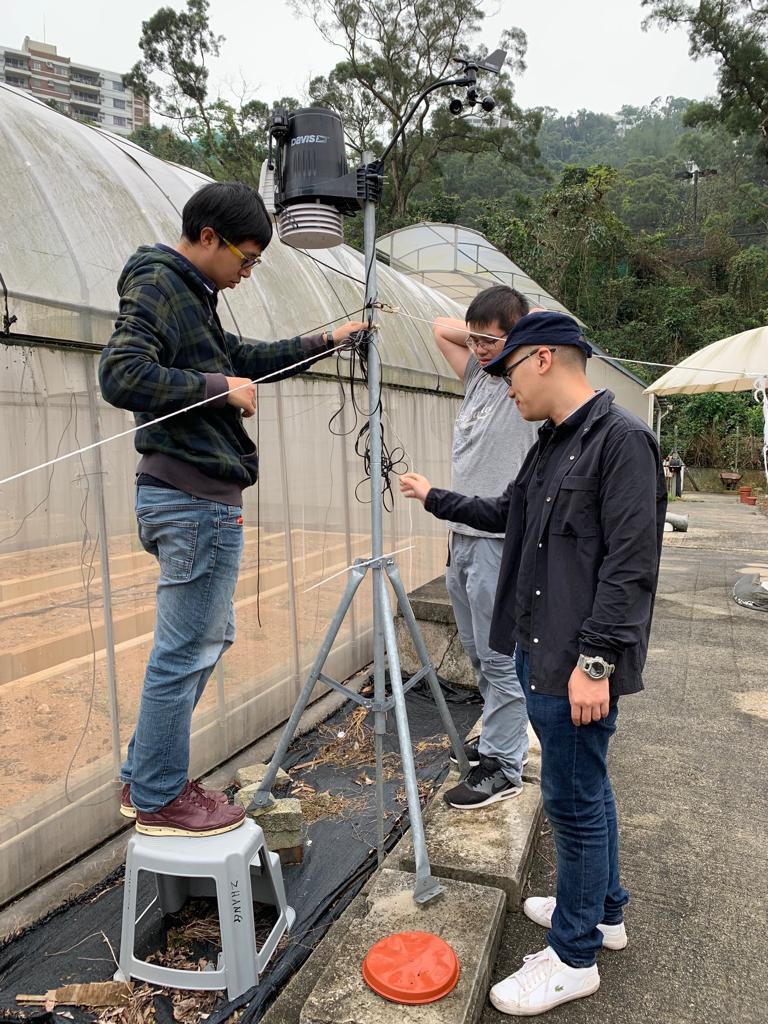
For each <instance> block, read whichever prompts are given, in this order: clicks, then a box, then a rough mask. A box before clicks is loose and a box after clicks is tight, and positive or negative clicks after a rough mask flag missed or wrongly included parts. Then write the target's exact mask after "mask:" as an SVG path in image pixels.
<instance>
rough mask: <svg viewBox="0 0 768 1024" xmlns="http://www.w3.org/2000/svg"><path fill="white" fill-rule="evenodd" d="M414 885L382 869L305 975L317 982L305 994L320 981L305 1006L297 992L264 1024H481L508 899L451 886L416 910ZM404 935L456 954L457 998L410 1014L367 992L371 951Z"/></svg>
mask: <svg viewBox="0 0 768 1024" xmlns="http://www.w3.org/2000/svg"><path fill="white" fill-rule="evenodd" d="M415 882H416V878H415V876H414V875H412V874H408V873H406V872H402V871H393V870H390V869H388V868H384V869H382V871H381V872H379V873H378V874H377V875H376V876H375V877H374V879H373V882H372V884H371V885H370V887H367V889H366V890H364V891H363V892H362V893H360V895H359V896H357V897H356V899H355V900H354V901H353V903H352V905H351V906H350V907H349V908H348V910H347V911H346V913H345V915H344V918H345V919H346V927H345V928H344V930H343V931H342V930H341V929H340V928H338V929H335V930H334V933H333V935H332V936H331V934H329V935H328V936H326V938H325V939H324V940H323V942H322V943H321V947H323V946H327V945H330V942H331V941H332V949H331V950H330V955H329V958H328V960H327V961H326V963H325V965H322V960H321V959H320V958H318V963H317V964H316V965H313V967H310V965H311V964H312V961H313V960H314V959H315V957H314V955H313V957H312V958H310V960H309V961H308V963H307V964H306V965H305V967H304V969H303V970H302V972H300V974H304V972H307V975H309V974H310V971H311V977H309V978H308V977H306V976H305V979H304V983H303V984H304V991H306V987H307V981H308V980H311V981H314V986H313V987H312V989H311V991H309V993H308V995H307V996H306V999H305V1001H304V1003H303V1006H300V1004H299V1006H297V1002H298V1000H296V998H295V992H294V997H293V998H290V997H289V998H285V999H283V997H281V998H280V999H279V1000H278V1001H277V1003H276V1004H275V1006H274V1007H273V1008H272V1009H271V1010H270V1011H269V1013H268V1014H267V1015H266V1017H265V1018H264V1022H265V1024H267V1022H268V1024H278V1022H281V1024H288V1022H289V1021H290V1022H291V1024H294V1022H296V1021H298V1022H300V1024H339V1022H340V1021H344V1024H390V1022H391V1024H475V1022H476V1021H477V1019H478V1017H479V1015H480V1013H481V1012H482V1009H483V1007H484V1005H485V1001H486V998H487V993H488V987H489V982H490V973H491V970H492V967H493V964H494V961H495V959H496V953H497V950H498V945H499V942H500V940H501V931H502V926H503V922H504V908H505V902H506V900H505V896H504V893H503V892H501V891H500V890H499V889H493V888H488V887H483V886H478V885H471V884H468V883H466V882H457V881H447V882H446V883H445V884H446V892H445V893H443V894H442V895H441V896H439V897H437V898H435V899H433V900H430V902H429V903H426V904H423V905H418V904H416V903H414V901H413V897H412V891H413V887H414V885H415ZM353 908H354V909H353ZM402 931H426V932H432V933H434V934H436V935H439V936H440V937H441V938H442V939H444V940H445V941H446V942H447V943H448V944H449V945H450V946H451V947H452V948H453V949H454V951H455V952H456V955H457V956H458V958H459V962H460V965H461V976H460V978H459V982H458V985H457V986H456V988H455V989H454V990H453V992H451V993H449V994H448V995H447V996H445V997H444V998H443V999H440V1000H438V1001H437V1002H435V1003H430V1004H428V1005H423V1006H405V1005H402V1004H400V1003H392V1002H389V1001H388V1000H386V999H383V998H382V997H381V996H378V995H376V993H375V992H373V991H372V990H371V989H370V988H369V987H368V986H367V985H366V983H365V981H364V980H363V977H362V973H361V968H362V963H363V960H364V959H365V956H366V954H367V952H368V950H369V949H370V948H371V946H373V945H374V943H376V942H378V941H379V939H383V938H385V937H386V936H388V935H392V934H393V933H395V932H402ZM329 940H330V941H329ZM321 965H322V966H321ZM289 988H290V986H289ZM297 1010H299V1013H298V1016H297V1014H296V1011H297Z"/></svg>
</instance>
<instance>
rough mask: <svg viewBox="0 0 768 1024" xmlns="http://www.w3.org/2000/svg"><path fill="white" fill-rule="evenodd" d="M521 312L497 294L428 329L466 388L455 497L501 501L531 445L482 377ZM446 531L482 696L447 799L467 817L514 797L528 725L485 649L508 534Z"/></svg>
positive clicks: (520, 303) (503, 671)
mask: <svg viewBox="0 0 768 1024" xmlns="http://www.w3.org/2000/svg"><path fill="white" fill-rule="evenodd" d="M527 312H528V302H527V301H526V299H525V298H524V296H522V295H521V294H520V293H519V292H517V291H515V290H514V289H513V288H509V287H507V286H506V285H497V286H495V287H492V288H487V289H486V290H485V291H483V292H481V293H480V294H479V295H478V296H477V297H476V298H475V299H474V300H473V301H472V303H471V304H470V306H469V308H468V309H467V314H466V323H463V322H462V321H461V320H453V319H449V318H447V317H440V318H438V319H437V320H436V321H435V323H434V327H433V333H434V336H435V342H436V344H437V347H438V348H439V349H440V351H441V352H442V354H443V355H444V356H445V358H446V360H447V362H448V363H449V364H450V366H451V369H452V370H453V371H454V373H455V374H456V376H457V377H458V378H459V380H462V381H463V382H464V388H465V394H464V401H463V402H462V405H461V409H460V410H459V414H458V416H457V417H456V424H455V426H454V431H453V451H452V458H451V469H452V488H453V490H454V491H458V492H460V493H461V494H474V495H477V496H479V497H489V496H491V495H496V494H499V493H500V492H501V491H502V490H503V489H504V487H505V486H506V485H507V483H508V482H509V480H513V479H514V478H515V477H516V476H517V472H518V470H519V469H520V466H521V465H522V463H523V459H524V458H525V456H526V454H527V452H528V450H529V448H530V447H531V445H532V444H533V443H534V442H535V440H536V425H535V424H532V423H526V421H525V420H524V419H523V418H522V416H521V415H520V413H519V412H518V410H517V408H516V407H515V404H514V402H510V401H509V400H508V399H507V388H506V387H505V385H504V382H503V381H502V380H501V379H500V378H498V377H492V376H490V375H489V374H487V373H484V372H483V367H484V366H485V365H486V364H487V363H489V362H490V361H491V360H492V359H494V358H495V357H496V356H497V355H498V354H499V352H500V351H501V349H502V347H503V345H504V341H505V339H506V336H507V334H508V333H509V331H510V330H511V329H512V328H513V327H514V325H515V324H516V323H517V321H518V320H519V319H520V318H521V317H522V316H524V315H525V314H526V313H527ZM448 525H449V528H450V531H451V532H450V534H449V545H450V554H449V561H448V568H447V570H446V574H445V582H446V586H447V588H448V593H449V594H450V598H451V604H452V605H453V612H454V616H455V619H456V625H457V627H458V631H459V637H460V639H461V643H462V646H463V647H464V650H465V651H466V653H467V655H468V657H469V659H470V661H471V662H472V665H473V667H474V670H475V675H476V677H477V682H478V686H479V688H480V693H481V694H482V697H483V722H482V731H481V733H480V737H479V739H477V740H473V741H471V742H470V743H468V744H466V746H465V753H466V755H467V759H468V760H469V763H470V766H471V771H470V773H469V775H468V776H467V778H466V779H465V780H464V781H463V782H461V783H460V784H459V785H458V786H454V787H453V789H450V790H449V791H448V792H447V793H446V796H445V799H446V801H447V803H448V804H449V805H450V806H451V807H456V808H460V809H464V810H472V809H474V808H478V807H485V806H487V805H488V804H491V803H495V802H496V801H498V800H507V799H509V798H511V797H515V796H517V795H518V793H520V791H521V789H522V784H521V779H520V773H521V770H522V767H523V765H524V764H525V762H526V761H527V753H528V736H527V725H528V718H527V715H526V710H525V697H524V695H523V691H522V689H521V687H520V682H519V680H518V678H517V673H516V672H515V663H514V658H512V657H510V656H508V655H505V654H499V653H498V652H497V651H494V650H492V648H491V647H490V646H489V643H488V633H489V629H490V624H491V613H492V611H493V602H494V597H495V595H496V583H497V580H498V576H499V566H500V564H501V550H502V545H503V536H504V535H503V533H489V532H487V531H484V530H477V529H474V528H473V527H471V526H466V525H465V524H463V523H454V522H450V523H449V524H448Z"/></svg>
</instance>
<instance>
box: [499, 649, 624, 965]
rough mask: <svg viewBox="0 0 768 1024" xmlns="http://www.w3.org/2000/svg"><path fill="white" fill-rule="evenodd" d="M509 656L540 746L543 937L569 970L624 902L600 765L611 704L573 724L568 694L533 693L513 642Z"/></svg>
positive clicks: (612, 721)
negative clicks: (546, 907)
mask: <svg viewBox="0 0 768 1024" xmlns="http://www.w3.org/2000/svg"><path fill="white" fill-rule="evenodd" d="M515 658H516V662H517V674H518V676H519V677H520V681H521V683H522V684H523V690H524V691H525V697H526V700H527V702H528V718H529V719H530V722H531V725H532V726H533V730H534V732H535V733H536V735H537V736H538V738H539V742H540V743H541V794H542V798H543V801H544V811H545V813H546V815H547V817H548V818H549V821H550V824H551V825H552V831H553V833H554V838H555V848H556V850H557V907H556V908H555V913H554V914H553V916H552V927H551V928H550V930H549V932H548V933H547V941H548V942H549V945H550V946H552V948H553V949H554V950H555V952H556V953H557V955H558V956H559V957H560V959H561V960H563V961H564V962H565V963H567V964H570V966H571V967H590V966H591V965H592V964H593V963H594V962H595V957H596V954H597V951H598V950H599V949H600V947H601V945H602V938H603V937H602V934H601V932H600V931H599V930H598V928H597V926H598V924H600V923H604V924H619V923H620V922H621V921H622V920H623V919H624V912H623V910H624V907H625V906H626V905H627V903H628V902H629V893H628V892H627V890H626V889H625V888H624V887H623V886H622V884H621V881H620V880H619V830H618V823H617V820H616V804H615V801H614V798H613V790H612V789H611V783H610V780H609V778H608V766H607V764H606V758H607V755H608V741H609V740H610V738H611V736H613V734H614V732H615V731H616V718H617V716H618V712H619V708H618V702H617V701H615V700H614V701H613V702H612V704H611V708H610V711H609V713H608V717H607V718H603V719H602V720H601V721H599V722H592V724H591V725H579V726H576V725H574V724H573V722H572V721H571V705H570V702H569V700H568V698H567V697H553V696H551V695H549V694H544V693H536V692H535V691H532V690H531V687H530V679H529V673H530V665H529V661H528V654H527V653H526V652H525V651H521V650H520V648H519V647H518V649H517V651H516V654H515Z"/></svg>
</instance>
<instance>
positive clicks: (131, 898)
mask: <svg viewBox="0 0 768 1024" xmlns="http://www.w3.org/2000/svg"><path fill="white" fill-rule="evenodd" d="M140 871H148V872H149V873H150V874H152V875H154V877H155V881H156V883H157V899H156V900H153V901H152V902H151V903H150V904H149V906H148V907H146V908H145V909H144V910H143V911H142V913H141V914H140V915H139V917H138V918H137V917H136V896H137V893H138V887H139V872H140ZM197 896H215V897H216V898H217V901H218V905H219V926H220V929H221V953H220V954H219V958H218V963H217V965H216V969H215V970H206V971H187V970H177V969H174V968H170V967H161V966H160V965H159V964H152V963H148V962H147V961H146V960H139V959H138V958H137V957H136V955H135V952H134V941H135V931H136V925H137V924H138V922H139V921H140V920H141V918H142V917H143V916H144V914H146V913H147V911H148V910H149V909H150V908H151V907H152V906H154V904H155V902H157V903H158V904H159V907H160V912H161V913H162V914H173V913H175V912H176V911H177V910H180V909H181V908H182V907H183V906H184V904H185V902H186V901H187V899H188V898H190V897H197ZM254 901H256V902H258V903H268V904H271V905H272V906H274V907H276V908H277V911H278V918H277V922H276V924H275V926H274V927H273V929H272V931H271V932H270V933H269V936H268V937H267V939H266V940H265V942H264V944H263V945H262V947H261V949H257V948H256V934H255V926H254V919H253V902H254ZM295 919H296V914H295V912H294V911H293V910H292V909H291V907H289V906H288V905H287V903H286V899H285V888H284V886H283V875H282V871H281V870H280V858H279V857H278V855H277V854H276V853H270V851H269V850H268V849H267V845H266V842H265V840H264V833H263V832H262V830H261V828H260V827H259V826H258V825H257V824H256V822H255V821H252V820H251V819H250V818H246V819H245V821H244V822H243V824H242V825H241V826H240V827H239V828H236V829H233V831H231V832H225V833H224V834H223V835H220V836H206V837H203V838H199V839H197V838H192V837H188V838H185V837H182V836H178V837H172V836H171V837H166V836H146V835H142V834H141V833H139V832H136V833H135V834H134V835H133V836H132V838H131V839H130V841H129V843H128V853H127V856H126V861H125V889H124V893H123V927H122V932H121V937H120V969H119V970H118V972H117V973H116V974H115V978H116V979H118V980H120V981H127V980H129V979H130V978H138V979H140V980H141V981H151V982H153V983H154V984H156V985H163V986H167V987H169V988H191V989H224V988H226V990H227V995H228V997H229V998H230V999H235V998H236V997H237V996H239V995H241V994H242V993H243V992H246V991H247V990H248V989H249V988H253V986H254V985H257V984H258V982H259V976H260V975H261V974H263V972H264V968H265V967H266V965H267V963H268V961H269V958H270V957H271V956H272V954H273V953H274V951H275V947H276V946H277V944H278V942H279V941H280V939H281V937H282V935H283V934H284V933H285V932H286V931H287V930H288V929H289V928H290V927H291V925H292V924H293V922H294V920H295Z"/></svg>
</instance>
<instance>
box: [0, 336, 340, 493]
mask: <svg viewBox="0 0 768 1024" xmlns="http://www.w3.org/2000/svg"><path fill="white" fill-rule="evenodd" d="M347 347H348V345H347V342H344V343H343V344H341V345H336V346H335V347H334V348H329V349H327V350H326V351H325V352H322V353H317V352H316V353H315V354H314V355H312V356H307V358H306V359H302V360H301V361H300V362H298V363H291V364H290V365H289V366H283V367H282V368H281V369H279V370H275V371H274V372H273V373H268V374H267V375H266V377H257V378H256V379H255V380H249V381H247V382H246V383H245V384H238V386H237V387H236V388H230V390H229V391H228V392H224V394H230V395H233V394H235V392H236V391H240V390H241V389H242V388H249V387H252V386H253V385H254V384H263V383H264V381H267V380H271V379H272V378H273V377H278V376H279V375H280V374H283V373H285V371H286V370H295V369H296V367H298V366H304V365H305V364H306V363H316V362H317V361H318V357H319V356H326V355H328V356H329V355H331V354H332V353H334V352H340V351H341V350H342V349H345V348H347ZM218 398H221V395H212V396H211V397H210V398H203V399H202V400H201V401H199V402H195V403H193V404H192V405H187V406H185V407H184V408H183V409H177V410H176V411H175V412H169V413H166V414H165V415H164V416H158V417H157V419H155V420H150V422H149V423H140V424H139V425H138V426H133V427H129V428H128V430H121V431H120V433H119V434H112V435H111V436H110V437H103V438H102V439H101V440H100V441H94V442H93V443H92V444H87V445H85V446H84V447H82V448H77V449H76V450H75V451H72V452H65V453H64V455H59V456H58V458H55V459H49V460H48V461H47V462H41V463H39V464H38V465H37V466H30V468H29V469H22V470H21V472H19V473H14V474H13V475H12V476H7V477H5V478H4V479H3V480H0V487H3V486H4V485H5V484H9V483H11V482H12V481H13V480H20V479H21V478H22V477H23V476H28V475H29V474H30V473H35V472H37V470H39V469H46V468H47V467H48V466H55V465H56V464H57V463H59V462H64V461H66V459H74V458H76V457H77V456H78V455H82V454H83V453H84V452H90V451H92V450H93V449H94V448H100V447H101V445H103V444H109V442H110V441H117V440H118V439H119V438H121V437H129V436H130V435H131V434H136V433H138V431H139V430H146V429H147V427H154V426H155V424H157V423H163V422H165V420H170V419H172V418H173V417H174V416H181V414H182V413H185V412H190V411H191V410H192V409H199V408H200V407H201V406H203V405H207V404H208V403H209V402H215V401H216V400H217V399H218Z"/></svg>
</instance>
